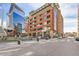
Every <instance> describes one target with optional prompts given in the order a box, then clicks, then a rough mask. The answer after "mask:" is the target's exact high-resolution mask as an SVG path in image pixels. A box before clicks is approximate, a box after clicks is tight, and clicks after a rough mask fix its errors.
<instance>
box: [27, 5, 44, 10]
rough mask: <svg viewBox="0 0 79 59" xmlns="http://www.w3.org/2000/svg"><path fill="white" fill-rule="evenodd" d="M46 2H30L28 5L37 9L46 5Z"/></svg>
mask: <svg viewBox="0 0 79 59" xmlns="http://www.w3.org/2000/svg"><path fill="white" fill-rule="evenodd" d="M44 4H45V3H29V4H28V5H29V6H30V7H32V9H34V10H36V9H38V8H40V7H41V6H42V5H44Z"/></svg>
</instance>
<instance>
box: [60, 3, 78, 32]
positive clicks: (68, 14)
mask: <svg viewBox="0 0 79 59" xmlns="http://www.w3.org/2000/svg"><path fill="white" fill-rule="evenodd" d="M60 8H61V13H62V15H63V18H64V32H74V31H77V4H76V3H61V4H60Z"/></svg>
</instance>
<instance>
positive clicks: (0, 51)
mask: <svg viewBox="0 0 79 59" xmlns="http://www.w3.org/2000/svg"><path fill="white" fill-rule="evenodd" d="M18 50H20V49H11V50H4V51H0V53H5V52H12V51H18Z"/></svg>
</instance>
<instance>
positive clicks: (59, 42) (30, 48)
mask: <svg viewBox="0 0 79 59" xmlns="http://www.w3.org/2000/svg"><path fill="white" fill-rule="evenodd" d="M0 56H79V42H78V41H75V40H74V39H68V38H65V39H50V40H40V41H39V42H37V41H23V42H21V45H17V42H13V43H12V42H11V43H1V44H0Z"/></svg>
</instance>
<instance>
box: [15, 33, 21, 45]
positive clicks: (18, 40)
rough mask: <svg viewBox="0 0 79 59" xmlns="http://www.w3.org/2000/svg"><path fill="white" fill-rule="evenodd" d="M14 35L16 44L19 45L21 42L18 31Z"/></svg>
mask: <svg viewBox="0 0 79 59" xmlns="http://www.w3.org/2000/svg"><path fill="white" fill-rule="evenodd" d="M16 36H17V43H18V45H20V44H21V40H20V38H21V37H20V33H17V34H16Z"/></svg>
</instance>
